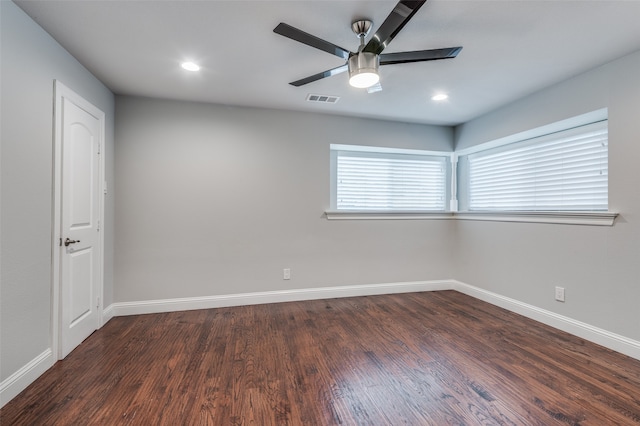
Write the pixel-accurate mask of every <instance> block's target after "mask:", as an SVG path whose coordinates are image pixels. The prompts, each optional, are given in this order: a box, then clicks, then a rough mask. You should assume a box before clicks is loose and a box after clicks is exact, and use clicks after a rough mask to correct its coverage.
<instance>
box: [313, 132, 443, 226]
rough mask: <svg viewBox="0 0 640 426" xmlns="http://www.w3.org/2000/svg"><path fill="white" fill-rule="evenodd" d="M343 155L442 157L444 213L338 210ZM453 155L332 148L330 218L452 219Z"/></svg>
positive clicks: (419, 151) (386, 148)
mask: <svg viewBox="0 0 640 426" xmlns="http://www.w3.org/2000/svg"><path fill="white" fill-rule="evenodd" d="M341 152H344V153H348V155H353V156H356V157H357V156H359V155H358V153H361V154H362V157H367V156H369V157H382V158H394V157H395V158H397V157H401V156H409V157H414V158H415V157H431V158H434V157H435V158H438V161H443V166H444V172H443V173H444V176H443V177H444V194H443V196H444V200H443V205H444V208H443V210H415V209H408V210H403V209H395V210H391V209H389V210H372V209H338V208H337V204H338V202H337V192H338V190H337V186H338V182H337V174H338V164H337V163H338V156H339V154H340V153H341ZM451 156H452V153H451V152H446V151H427V150H415V149H401V148H389V147H375V146H363V145H342V144H331V145H330V173H329V174H330V208H329V209H328V210H326V212H325V213H326V217H327V219H426V218H429V219H434V218H437V219H445V218H446V219H448V218H450V217H451V213H450V211H449V210H448V208H447V206H449V200H450V198H451V163H450V161H449V159H450V158H451Z"/></svg>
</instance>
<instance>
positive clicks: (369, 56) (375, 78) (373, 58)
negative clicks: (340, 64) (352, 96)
mask: <svg viewBox="0 0 640 426" xmlns="http://www.w3.org/2000/svg"><path fill="white" fill-rule="evenodd" d="M378 66H379V57H378V55H376V54H375V53H371V52H358V53H357V54H355V55H352V56H351V57H350V58H349V62H348V67H349V84H350V85H351V86H353V87H357V88H359V89H366V88H368V87H371V86H373V85H374V84H376V83H378V82H379V81H380V75H379V74H378Z"/></svg>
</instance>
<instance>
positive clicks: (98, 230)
mask: <svg viewBox="0 0 640 426" xmlns="http://www.w3.org/2000/svg"><path fill="white" fill-rule="evenodd" d="M96 231H97V232H100V219H98V229H96Z"/></svg>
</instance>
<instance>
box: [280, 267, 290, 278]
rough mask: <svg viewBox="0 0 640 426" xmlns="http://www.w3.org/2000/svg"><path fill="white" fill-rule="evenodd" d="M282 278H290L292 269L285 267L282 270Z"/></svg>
mask: <svg viewBox="0 0 640 426" xmlns="http://www.w3.org/2000/svg"><path fill="white" fill-rule="evenodd" d="M282 279H283V280H290V279H291V269H289V268H284V269H283V270H282Z"/></svg>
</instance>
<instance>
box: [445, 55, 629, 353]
mask: <svg viewBox="0 0 640 426" xmlns="http://www.w3.org/2000/svg"><path fill="white" fill-rule="evenodd" d="M638 76H640V52H637V53H635V54H632V55H629V56H627V57H624V58H621V59H619V60H617V61H614V62H611V63H609V64H607V65H605V66H602V67H600V68H597V69H594V70H592V71H590V72H587V73H585V74H582V75H580V76H577V77H575V78H572V79H570V80H568V81H565V82H563V83H561V84H558V85H555V86H553V87H550V88H548V89H546V90H543V91H540V92H538V93H536V94H534V95H531V96H529V97H527V98H524V99H522V100H519V101H517V102H515V103H513V104H511V105H508V106H506V107H504V108H501V109H499V110H497V111H494V112H492V113H490V114H487V115H485V116H483V117H480V118H478V119H475V120H473V121H471V122H469V123H466V124H464V125H462V126H459V127H458V128H457V129H456V148H457V149H462V148H468V147H470V146H473V145H475V144H478V143H482V142H486V141H490V140H493V139H498V138H501V137H504V136H507V135H510V134H513V133H519V132H522V131H526V130H529V129H532V128H535V127H539V126H543V125H546V124H549V123H553V122H555V121H559V120H563V119H567V118H569V117H573V116H576V115H580V114H583V113H586V112H589V111H593V110H596V109H600V108H608V111H609V208H610V210H612V211H617V212H619V213H620V217H619V218H618V220H617V222H616V224H615V226H613V227H589V226H575V225H549V224H522V223H496V222H494V223H487V222H470V221H457V222H456V240H457V244H456V251H457V255H456V262H457V264H456V267H455V271H456V272H455V277H456V278H457V279H458V280H460V281H463V282H466V283H468V284H472V285H475V286H478V287H481V288H484V289H487V290H490V291H493V292H496V293H498V294H501V295H504V296H508V297H511V298H514V299H517V300H520V301H522V302H525V303H529V304H532V305H535V306H538V307H540V308H543V309H547V310H550V311H553V312H556V313H558V314H561V315H565V316H568V317H570V318H573V319H576V320H579V321H583V322H586V323H588V324H591V325H594V326H597V327H600V328H603V329H605V330H608V331H610V332H614V333H618V334H620V335H623V336H626V337H628V338H631V339H634V340H636V341H638V340H640V309H639V305H638V303H639V301H640V190H638V184H639V183H640V167H638V165H639V164H640V84H639V80H638ZM556 285H559V286H562V287H565V288H566V302H565V303H560V302H556V301H554V287H555V286H556Z"/></svg>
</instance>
